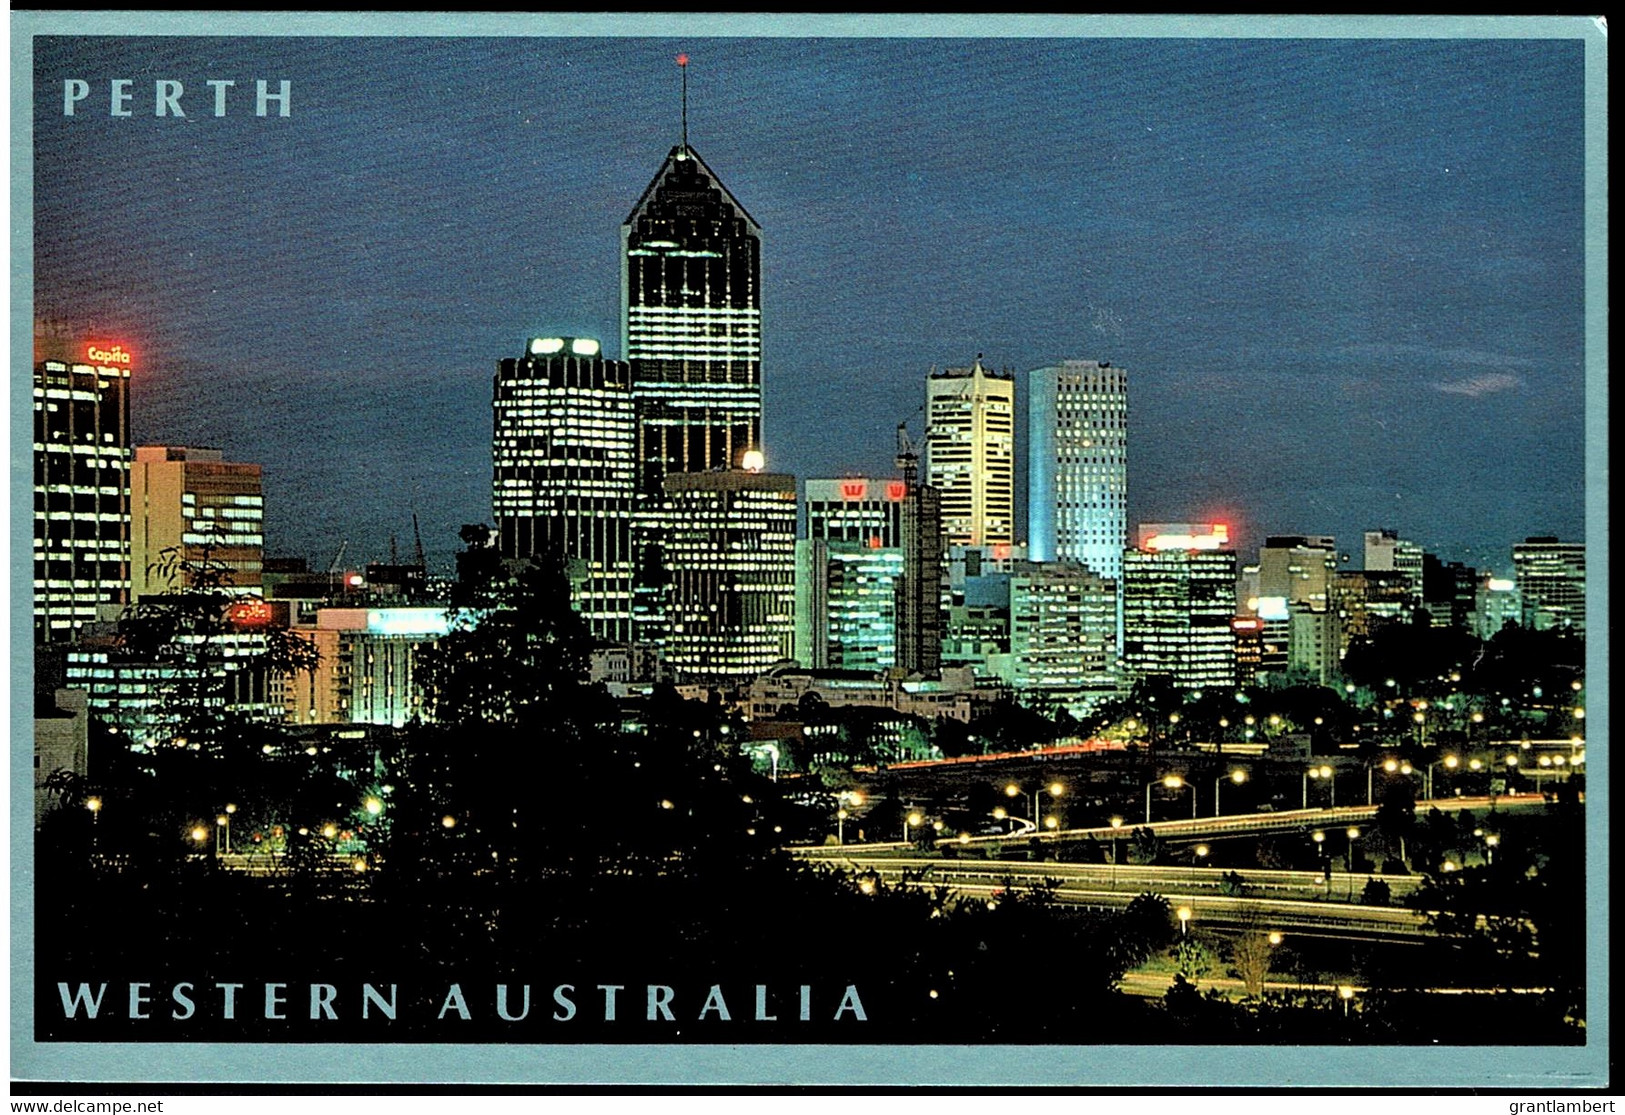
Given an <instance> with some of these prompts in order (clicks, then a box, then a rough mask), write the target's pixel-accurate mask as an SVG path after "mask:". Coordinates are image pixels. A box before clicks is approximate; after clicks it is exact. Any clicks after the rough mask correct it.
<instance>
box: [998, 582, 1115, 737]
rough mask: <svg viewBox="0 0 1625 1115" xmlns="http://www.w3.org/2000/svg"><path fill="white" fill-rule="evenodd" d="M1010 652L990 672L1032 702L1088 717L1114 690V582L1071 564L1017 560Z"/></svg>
mask: <svg viewBox="0 0 1625 1115" xmlns="http://www.w3.org/2000/svg"><path fill="white" fill-rule="evenodd" d="M1009 585H1010V653H1009V654H1008V655H1000V656H996V657H995V658H994V659H992V661H991V663H990V664H991V665H992V667H993V672H994V673H996V674H998V675H999V676H1000V677H1002V678H1004V680H1005V681H1006V682H1008V683H1009V684H1010V686H1011V687H1012V688H1014V689H1015V690H1016V691H1017V692H1019V693H1021V694H1022V695H1023V696H1024V697H1027V698H1029V699H1033V698H1036V699H1038V700H1042V701H1047V702H1050V703H1053V704H1055V705H1058V706H1060V707H1064V708H1066V709H1067V710H1068V711H1070V712H1071V713H1072V714H1073V715H1075V716H1081V715H1084V714H1086V713H1087V712H1088V711H1089V710H1090V709H1092V708H1093V707H1094V706H1095V705H1096V704H1098V703H1099V702H1100V701H1101V700H1103V699H1105V698H1107V697H1110V696H1113V695H1115V694H1116V692H1117V585H1116V584H1115V583H1114V582H1112V581H1111V580H1108V579H1107V578H1105V577H1102V576H1100V574H1098V573H1096V572H1095V571H1094V570H1092V569H1088V568H1086V567H1084V566H1083V565H1080V564H1078V563H1076V562H1018V563H1016V567H1015V570H1014V571H1013V572H1012V573H1011V574H1010V575H1009Z"/></svg>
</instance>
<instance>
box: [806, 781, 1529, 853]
mask: <svg viewBox="0 0 1625 1115" xmlns="http://www.w3.org/2000/svg"><path fill="white" fill-rule="evenodd" d="M1545 806H1546V799H1545V797H1543V796H1542V795H1540V794H1499V795H1496V796H1494V797H1459V798H1458V797H1450V798H1438V799H1434V800H1423V801H1419V802H1417V803H1416V810H1417V812H1418V813H1426V812H1427V811H1428V810H1429V809H1438V810H1439V811H1440V812H1444V813H1452V812H1460V811H1462V810H1471V811H1473V812H1478V811H1485V812H1493V811H1496V810H1524V809H1535V808H1539V809H1544V808H1545ZM1376 815H1377V807H1376V806H1373V805H1345V806H1337V807H1336V808H1332V809H1291V810H1285V811H1282V812H1279V813H1231V814H1224V815H1221V816H1218V817H1193V818H1190V819H1189V820H1177V821H1153V822H1151V823H1150V824H1147V825H1140V824H1124V825H1123V826H1122V827H1121V828H1112V827H1110V826H1107V825H1100V826H1097V827H1094V828H1079V829H1062V830H1061V831H1059V832H1044V833H1037V834H1028V833H1016V834H1015V838H1016V840H1017V841H1019V843H1020V844H1021V845H1022V847H1023V848H1025V847H1026V846H1027V845H1028V844H1030V843H1031V841H1033V840H1037V841H1039V842H1040V843H1041V844H1045V845H1050V844H1068V843H1076V842H1081V841H1087V840H1095V841H1100V842H1109V841H1112V840H1121V839H1125V838H1128V837H1129V836H1130V835H1131V834H1132V833H1133V831H1134V830H1136V829H1142V828H1144V829H1150V830H1151V831H1152V832H1153V833H1155V834H1156V836H1157V837H1158V839H1161V840H1168V841H1173V842H1176V843H1183V842H1189V841H1195V840H1213V839H1218V838H1221V837H1234V836H1259V835H1264V834H1266V833H1271V832H1283V831H1305V830H1310V829H1317V828H1335V827H1340V826H1345V825H1351V824H1355V823H1357V822H1361V821H1370V820H1371V819H1372V818H1373V817H1375V816H1376ZM955 843H957V844H958V845H959V846H960V847H962V848H967V847H968V848H984V849H987V850H988V851H989V852H991V854H992V855H993V856H994V857H997V856H998V855H999V854H1000V852H1001V851H1002V848H1003V846H1004V845H1006V844H1010V843H1012V838H1011V837H1010V836H1005V835H1000V836H969V837H967V836H961V837H959V838H958V840H957V841H955ZM861 847H862V849H863V850H864V852H866V853H882V854H884V853H887V852H889V853H890V854H892V855H902V854H907V853H908V852H911V851H914V850H917V845H915V844H914V843H912V842H908V843H905V842H903V841H890V842H886V843H873V844H864V845H861ZM851 849H852V846H851V845H844V846H843V845H823V846H813V847H803V848H793V849H791V851H793V852H795V853H796V854H797V855H803V856H810V857H815V858H818V857H824V856H837V857H838V856H840V855H842V854H844V853H848V852H850V851H851Z"/></svg>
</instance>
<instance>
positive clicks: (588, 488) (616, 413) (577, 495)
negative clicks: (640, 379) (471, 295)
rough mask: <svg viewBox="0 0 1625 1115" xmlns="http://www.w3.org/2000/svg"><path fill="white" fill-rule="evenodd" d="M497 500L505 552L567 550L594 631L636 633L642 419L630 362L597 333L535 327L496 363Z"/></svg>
mask: <svg viewBox="0 0 1625 1115" xmlns="http://www.w3.org/2000/svg"><path fill="white" fill-rule="evenodd" d="M492 407H493V412H494V413H493V432H492V437H491V467H492V472H491V508H492V513H493V515H494V516H495V518H496V525H497V535H498V541H497V545H498V548H499V549H500V550H501V553H502V556H503V557H505V558H515V559H516V558H530V557H544V556H548V557H552V558H556V559H560V560H562V561H563V562H564V567H565V571H566V573H567V575H568V576H569V578H570V599H571V602H572V603H573V604H574V605H575V609H576V611H578V612H579V613H581V617H582V618H583V619H584V620H586V622H587V627H588V629H589V630H591V632H592V634H593V635H594V637H596V638H599V639H602V640H604V641H606V642H611V643H625V642H628V641H630V639H631V637H632V539H631V526H632V501H633V497H634V495H635V492H636V476H637V461H636V453H637V420H636V414H635V411H634V409H633V402H632V371H631V366H630V365H629V364H627V363H626V362H625V361H622V360H606V359H604V357H603V356H602V354H601V353H600V351H599V344H598V342H597V341H596V340H592V339H590V338H586V337H536V338H534V339H532V340H531V342H530V343H529V345H528V346H527V347H526V352H525V355H523V356H519V357H509V358H506V359H504V360H501V361H499V362H498V364H497V373H496V379H495V383H494V387H493V400H492Z"/></svg>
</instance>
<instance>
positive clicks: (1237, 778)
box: [1213, 768, 1247, 817]
mask: <svg viewBox="0 0 1625 1115" xmlns="http://www.w3.org/2000/svg"><path fill="white" fill-rule="evenodd" d="M1226 778H1228V779H1230V781H1231V782H1233V783H1235V784H1236V785H1237V786H1240V785H1241V784H1242V783H1243V782H1245V781H1247V772H1246V771H1244V770H1241V769H1239V768H1238V769H1236V770H1233V771H1231V772H1230V773H1229V774H1227V775H1226V774H1221V775H1219V777H1217V778H1215V779H1214V780H1213V815H1214V816H1215V817H1217V816H1218V815H1219V787H1220V786H1221V785H1223V784H1224V780H1225V779H1226Z"/></svg>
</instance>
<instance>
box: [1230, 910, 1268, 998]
mask: <svg viewBox="0 0 1625 1115" xmlns="http://www.w3.org/2000/svg"><path fill="white" fill-rule="evenodd" d="M1279 940H1280V936H1279V935H1278V934H1277V935H1275V940H1273V941H1272V940H1271V933H1270V932H1269V930H1267V929H1265V928H1264V927H1263V926H1261V925H1259V924H1257V923H1256V919H1252V920H1251V921H1250V923H1249V924H1246V925H1244V926H1243V927H1242V931H1241V933H1240V934H1239V935H1238V936H1237V937H1236V939H1235V943H1234V944H1232V945H1231V946H1230V964H1231V974H1232V975H1233V976H1235V978H1236V979H1239V980H1240V981H1241V983H1242V986H1243V987H1244V988H1245V989H1246V992H1247V994H1248V995H1249V996H1250V997H1252V998H1255V999H1256V998H1258V997H1259V996H1261V995H1263V994H1264V982H1265V981H1266V980H1267V979H1268V978H1269V974H1270V968H1271V967H1272V966H1273V965H1274V963H1275V951H1276V948H1277V947H1278V946H1277V944H1276V942H1278V941H1279Z"/></svg>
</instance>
